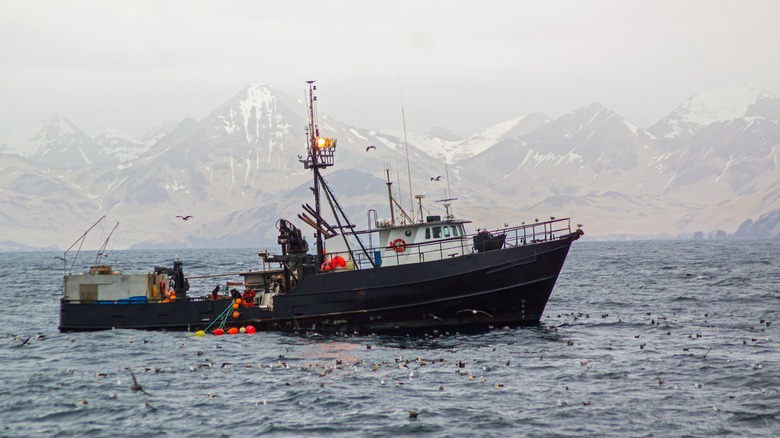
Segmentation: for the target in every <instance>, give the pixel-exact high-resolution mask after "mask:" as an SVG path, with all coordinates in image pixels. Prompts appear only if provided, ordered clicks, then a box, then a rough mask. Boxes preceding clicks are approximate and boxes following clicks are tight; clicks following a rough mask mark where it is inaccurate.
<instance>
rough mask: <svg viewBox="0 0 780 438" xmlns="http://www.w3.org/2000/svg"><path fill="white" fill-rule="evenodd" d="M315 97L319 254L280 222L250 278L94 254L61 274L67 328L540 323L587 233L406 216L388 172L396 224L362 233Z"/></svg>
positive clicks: (306, 217) (416, 327)
mask: <svg viewBox="0 0 780 438" xmlns="http://www.w3.org/2000/svg"><path fill="white" fill-rule="evenodd" d="M315 91H316V86H315V85H314V82H313V81H309V82H308V95H307V96H308V107H307V110H308V119H309V122H308V126H307V128H306V134H307V135H306V137H307V146H306V155H305V156H301V160H300V161H301V162H302V164H303V166H304V168H305V169H308V170H310V171H311V173H312V176H313V190H312V192H313V198H314V199H313V201H314V202H313V203H314V205H313V206H312V205H310V204H304V205H303V206H302V207H303V210H304V211H303V212H302V213H301V214H299V215H298V219H299V220H300V221H301V222H302V223H303V224H305V225H307V226H309V227H311V228H313V229H314V240H315V241H314V247H313V248H310V247H309V244H308V242H307V241H306V239H305V238H304V235H303V232H302V231H301V229H300V228H298V227H297V226H296V225H295V224H293V223H292V222H291V221H289V220H286V219H280V220H279V221H278V222H277V223H276V228H277V230H278V239H277V241H278V244H279V245H280V251H279V253H278V254H269V253H268V252H261V253H259V256H260V259H259V261H260V266H259V268H258V269H255V270H252V271H247V272H235V273H226V274H214V275H209V276H198V277H186V276H185V275H184V272H183V264H182V262H181V261H174V263H173V266H172V267H170V268H168V267H155V268H154V269H153V270H150V272H148V273H140V274H125V273H120V272H116V271H112V268H111V267H110V266H107V265H103V264H101V263H100V260H99V259H98V260H96V262H95V264H93V265H92V266H91V267H90V269H89V271H88V272H85V273H81V274H74V273H73V272H72V269H71V271H68V272H66V273H65V275H64V278H63V297H62V300H61V305H60V326H59V329H60V330H61V331H87V330H105V329H119V328H127V329H145V330H187V331H195V332H197V333H201V334H202V333H206V332H209V333H217V334H220V333H224V332H225V331H230V330H231V329H232V331H238V330H239V328H240V329H241V330H249V331H250V332H251V331H255V330H258V331H262V330H266V331H268V330H277V331H312V332H320V333H339V332H343V333H353V332H362V333H380V332H414V331H428V330H440V329H461V328H477V329H479V328H490V327H505V326H510V327H514V326H521V325H531V324H538V323H539V321H540V319H541V317H542V314H543V312H544V309H545V306H546V305H547V302H548V300H549V298H550V295H551V293H552V291H553V287H554V286H555V282H556V280H557V278H558V275H559V273H560V272H561V269H562V267H563V264H564V261H565V260H566V256H567V254H568V251H569V248H570V247H571V245H572V242H574V241H575V240H577V239H578V238H579V237H580V236H582V235H583V232H582V229H581V226H580V225H577V227H576V228H574V229H573V228H572V226H571V220H570V219H569V218H562V219H555V218H550V220H545V221H535V222H533V223H530V224H525V223H523V224H520V225H516V226H509V225H506V226H505V227H503V228H499V229H496V230H491V231H488V230H477V232H476V233H472V234H470V233H469V232H468V231H467V229H466V226H467V225H468V224H469V223H470V221H468V220H463V219H458V218H455V217H454V215H453V214H452V213H451V211H450V208H449V206H450V204H449V203H448V202H444V203H443V206H444V207H445V209H446V211H445V214H444V216H443V217H442V216H441V215H431V214H428V215H424V213H425V210H424V208H423V205H422V202H423V198H424V197H423V196H422V195H418V196H417V197H416V198H417V201H418V205H419V212H418V211H417V209H416V208H415V209H414V210H415V211H406V210H404V209H403V208H402V207H401V204H400V202H399V201H398V200H397V199H396V198H395V197H394V196H393V194H392V182H391V181H390V173H389V170H388V171H387V172H386V174H387V183H386V184H387V192H388V204H389V213H390V217H389V218H386V219H379V218H378V217H377V213H376V211H370V212H369V215H368V217H369V218H371V220H370V223H369V226H368V228H366V229H358V228H357V226H356V225H354V224H353V223H352V222H351V221H350V220H349V219H348V218H347V215H346V214H345V212H344V209H343V208H342V206H341V205H340V204H339V202H338V200H337V198H336V196H334V192H333V190H332V189H331V187H330V186H329V185H328V183H327V181H326V180H325V178H324V177H323V171H324V170H325V169H327V168H329V167H331V166H333V165H334V164H335V153H336V149H337V146H336V144H337V142H336V139H333V138H327V137H324V136H321V135H320V132H319V128H318V123H317V112H316V97H315ZM452 200H453V198H446V199H444V200H443V201H452ZM325 205H327V206H328V207H330V214H328V216H327V218H326V215H324V214H323V213H324V211H323V207H324V206H325ZM409 210H412V208H410V209H409ZM396 213H397V214H396ZM93 227H94V225H93ZM82 237H83V236H82ZM366 241H368V243H366ZM77 242H78V241H77ZM74 245H75V244H74ZM104 246H105V245H104ZM71 248H73V246H71ZM69 250H70V248H69ZM66 255H67V251H66ZM65 258H67V257H64V258H63V259H65ZM66 265H67V262H66ZM71 268H72V266H71ZM219 275H224V276H232V277H235V278H239V279H240V280H239V281H234V282H232V283H231V282H227V283H226V284H225V289H222V290H221V291H220V288H215V290H213V291H212V293H211V294H208V295H205V296H191V295H192V294H190V293H188V290H189V282H190V281H198V280H202V279H204V278H205V277H214V276H219Z"/></svg>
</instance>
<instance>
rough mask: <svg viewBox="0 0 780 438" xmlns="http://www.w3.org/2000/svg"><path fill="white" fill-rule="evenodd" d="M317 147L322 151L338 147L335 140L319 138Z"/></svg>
mask: <svg viewBox="0 0 780 438" xmlns="http://www.w3.org/2000/svg"><path fill="white" fill-rule="evenodd" d="M317 147H318V148H320V149H324V148H335V147H336V139H335V138H325V137H317Z"/></svg>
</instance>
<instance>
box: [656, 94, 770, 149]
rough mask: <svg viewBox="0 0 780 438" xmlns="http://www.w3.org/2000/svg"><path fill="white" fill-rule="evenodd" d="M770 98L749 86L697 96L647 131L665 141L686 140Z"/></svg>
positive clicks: (736, 116) (741, 114) (744, 113)
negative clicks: (705, 128)
mask: <svg viewBox="0 0 780 438" xmlns="http://www.w3.org/2000/svg"><path fill="white" fill-rule="evenodd" d="M772 99H774V97H773V96H772V95H770V94H769V93H767V92H766V91H764V90H762V89H760V88H758V87H756V86H755V85H752V84H746V85H741V86H734V87H726V88H721V89H718V90H712V91H708V92H705V93H699V94H696V95H694V96H692V97H691V98H689V99H688V100H686V101H685V102H683V103H682V104H681V105H680V106H678V107H677V108H675V109H674V111H672V112H671V113H669V114H668V115H667V116H666V117H664V118H663V119H662V120H661V121H659V122H658V123H656V124H655V125H653V126H651V127H650V128H649V129H648V131H649V132H650V133H652V134H653V135H655V136H657V137H661V138H666V139H674V138H683V139H685V138H689V137H692V136H693V135H695V134H696V133H697V132H698V131H699V130H700V129H701V128H703V127H705V126H708V125H710V124H712V123H715V122H725V121H730V120H734V119H737V118H740V117H745V116H747V115H748V114H749V111H750V109H751V107H753V106H754V105H756V104H757V103H759V102H761V101H765V100H772Z"/></svg>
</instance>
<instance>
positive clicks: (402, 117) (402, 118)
mask: <svg viewBox="0 0 780 438" xmlns="http://www.w3.org/2000/svg"><path fill="white" fill-rule="evenodd" d="M401 120H403V123H404V149H406V175H407V176H408V177H409V207H410V208H409V211H412V212H413V211H414V201H413V200H412V193H413V192H412V171H411V168H410V167H409V142H408V141H407V139H406V115H405V114H404V107H403V105H401Z"/></svg>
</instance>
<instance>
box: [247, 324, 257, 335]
mask: <svg viewBox="0 0 780 438" xmlns="http://www.w3.org/2000/svg"><path fill="white" fill-rule="evenodd" d="M256 331H257V329H255V326H253V325H248V326H246V334H248V335H253V334H255V332H256Z"/></svg>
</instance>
